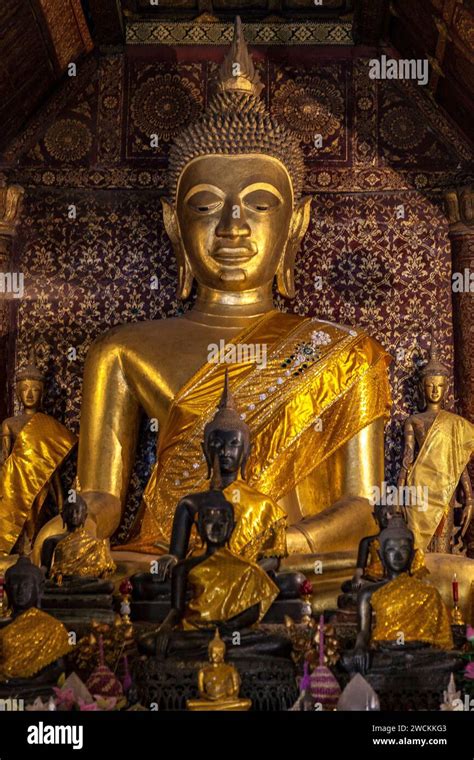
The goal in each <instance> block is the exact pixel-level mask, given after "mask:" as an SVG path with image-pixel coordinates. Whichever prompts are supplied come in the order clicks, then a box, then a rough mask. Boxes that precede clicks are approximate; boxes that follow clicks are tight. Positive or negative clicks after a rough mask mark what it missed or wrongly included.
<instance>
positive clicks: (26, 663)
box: [0, 607, 72, 681]
mask: <svg viewBox="0 0 474 760" xmlns="http://www.w3.org/2000/svg"><path fill="white" fill-rule="evenodd" d="M71 648H72V647H71V644H70V643H69V638H68V632H67V630H66V628H65V627H64V625H63V624H62V623H60V622H59V620H56V619H55V618H53V617H52V616H51V615H48V614H47V613H46V612H43V611H42V610H38V609H37V608H36V607H32V608H31V609H29V610H27V611H26V612H23V613H22V614H21V615H19V616H18V617H17V618H16V619H15V620H13V621H12V622H11V623H9V624H8V625H7V626H5V628H2V629H1V630H0V680H1V681H6V680H8V679H10V678H29V677H30V676H34V675H35V674H36V673H39V671H40V670H42V669H43V668H45V667H46V666H47V665H50V664H51V663H52V662H54V661H55V660H57V659H59V658H60V657H63V655H65V654H67V653H68V652H70V651H71Z"/></svg>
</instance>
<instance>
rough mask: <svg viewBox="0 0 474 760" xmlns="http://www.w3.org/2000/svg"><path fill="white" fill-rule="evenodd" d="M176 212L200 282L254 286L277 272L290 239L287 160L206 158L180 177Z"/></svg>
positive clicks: (234, 287)
mask: <svg viewBox="0 0 474 760" xmlns="http://www.w3.org/2000/svg"><path fill="white" fill-rule="evenodd" d="M176 212H177V219H178V224H179V235H180V238H181V241H182V243H183V246H184V249H185V251H186V254H187V257H188V259H189V263H190V265H191V269H192V272H193V275H194V277H195V278H196V279H197V281H198V283H200V284H201V285H205V286H207V287H209V288H213V289H215V290H221V291H222V290H224V291H244V290H250V289H253V288H257V287H259V286H261V285H264V284H267V283H269V282H271V281H272V280H273V277H274V276H275V272H276V269H277V266H278V263H279V260H280V258H281V254H282V251H283V250H284V249H285V244H286V242H287V240H288V234H289V229H290V222H291V219H292V214H293V189H292V185H291V181H290V178H289V175H288V173H287V171H286V169H285V167H284V166H283V164H281V163H280V162H279V161H277V160H276V159H273V158H271V157H268V156H262V155H251V156H250V155H247V156H245V155H243V156H242V155H240V156H203V157H199V158H197V159H194V160H193V161H191V162H190V163H189V164H188V165H187V166H186V167H185V169H184V171H183V173H182V175H181V177H180V180H179V183H178V189H177V198H176Z"/></svg>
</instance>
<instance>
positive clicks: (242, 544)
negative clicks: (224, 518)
mask: <svg viewBox="0 0 474 760" xmlns="http://www.w3.org/2000/svg"><path fill="white" fill-rule="evenodd" d="M223 493H224V496H225V497H226V499H227V500H228V501H230V503H231V504H232V505H233V507H234V519H235V528H234V530H233V532H232V536H231V537H230V541H229V549H230V550H231V551H232V552H233V553H234V554H238V555H239V556H240V557H245V559H249V560H252V561H256V560H257V558H258V557H259V556H263V557H284V556H285V555H286V515H285V513H284V511H283V510H282V509H281V507H279V506H278V504H276V503H275V502H274V501H272V499H270V498H268V497H265V496H264V495H263V494H261V493H259V492H258V491H255V489H253V488H251V487H250V486H249V485H248V484H247V483H246V482H245V480H241V479H238V480H236V481H235V482H234V483H231V484H230V485H229V486H227V488H224V491H223Z"/></svg>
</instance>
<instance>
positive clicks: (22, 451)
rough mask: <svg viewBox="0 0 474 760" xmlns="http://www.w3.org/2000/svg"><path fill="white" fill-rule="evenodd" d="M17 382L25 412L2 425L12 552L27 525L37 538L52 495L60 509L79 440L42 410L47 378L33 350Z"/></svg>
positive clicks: (1, 484) (6, 549)
mask: <svg viewBox="0 0 474 760" xmlns="http://www.w3.org/2000/svg"><path fill="white" fill-rule="evenodd" d="M16 383H17V384H16V392H17V396H18V399H19V401H20V403H21V405H22V407H23V411H22V412H21V413H20V414H17V415H15V416H14V417H8V418H7V419H6V420H4V421H3V423H2V430H1V434H2V437H1V456H0V461H1V467H0V525H1V530H0V552H1V553H3V554H10V553H11V552H12V550H13V548H14V547H15V545H16V544H17V541H18V539H19V537H20V534H21V532H22V531H23V530H24V531H25V532H26V534H27V536H28V539H29V540H30V541H33V539H34V538H35V536H36V534H37V532H38V530H39V528H40V527H41V524H42V523H44V521H45V520H44V515H43V513H42V510H43V506H44V505H45V501H46V498H47V497H48V496H50V498H51V502H52V512H53V514H55V513H58V512H60V511H61V509H62V506H63V491H62V486H61V479H60V477H59V470H60V467H61V464H62V463H63V461H64V460H65V458H66V457H67V456H68V455H69V454H70V452H71V451H72V449H73V448H74V446H75V444H76V441H77V439H76V436H75V435H73V434H72V433H71V432H69V430H67V428H65V427H64V425H62V424H61V423H60V422H58V421H57V420H55V419H54V418H53V417H50V416H49V415H48V414H44V412H41V411H40V409H41V401H42V397H43V392H44V384H45V377H44V375H43V373H42V372H41V371H40V370H39V369H38V367H37V366H36V363H35V351H34V349H33V350H32V352H31V355H30V360H29V363H28V364H27V365H26V366H25V367H23V368H22V369H20V370H19V371H18V372H17V375H16ZM43 511H44V510H43ZM46 517H47V516H46Z"/></svg>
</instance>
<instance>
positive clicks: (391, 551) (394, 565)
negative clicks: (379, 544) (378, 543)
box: [383, 538, 413, 573]
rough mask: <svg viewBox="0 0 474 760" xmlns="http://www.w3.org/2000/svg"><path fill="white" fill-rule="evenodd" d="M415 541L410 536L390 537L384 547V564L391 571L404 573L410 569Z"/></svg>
mask: <svg viewBox="0 0 474 760" xmlns="http://www.w3.org/2000/svg"><path fill="white" fill-rule="evenodd" d="M412 555H413V542H412V541H411V540H410V539H409V538H389V539H388V540H387V541H386V542H385V544H384V547H383V559H384V565H385V567H386V568H387V570H388V571H389V572H392V573H403V572H405V571H407V570H409V569H410V564H411V560H412Z"/></svg>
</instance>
